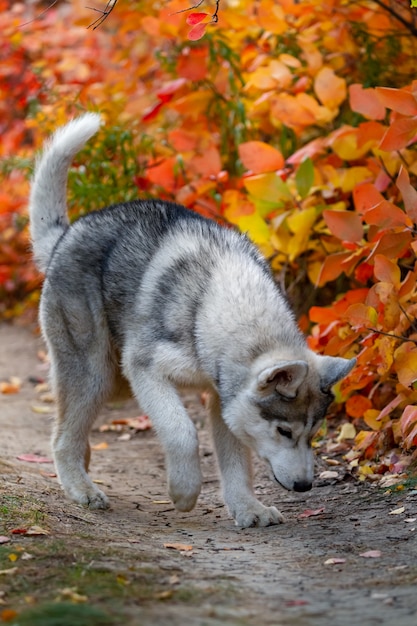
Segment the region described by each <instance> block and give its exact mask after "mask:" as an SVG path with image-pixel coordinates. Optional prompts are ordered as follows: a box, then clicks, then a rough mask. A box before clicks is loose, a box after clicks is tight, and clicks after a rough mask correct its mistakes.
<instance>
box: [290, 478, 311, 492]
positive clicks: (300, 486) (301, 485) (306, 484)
mask: <svg viewBox="0 0 417 626" xmlns="http://www.w3.org/2000/svg"><path fill="white" fill-rule="evenodd" d="M312 486H313V485H312V483H311V482H310V481H308V480H296V481H295V483H294V491H310V489H311V487H312Z"/></svg>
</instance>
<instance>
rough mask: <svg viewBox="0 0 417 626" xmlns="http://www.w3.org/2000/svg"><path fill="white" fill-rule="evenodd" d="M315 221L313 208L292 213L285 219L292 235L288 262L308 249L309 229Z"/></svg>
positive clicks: (315, 214) (315, 212)
mask: <svg viewBox="0 0 417 626" xmlns="http://www.w3.org/2000/svg"><path fill="white" fill-rule="evenodd" d="M316 219H317V210H316V208H315V207H310V208H309V209H304V210H303V211H297V212H294V213H293V214H292V215H290V216H289V217H288V218H287V224H288V226H289V228H290V230H291V231H292V232H293V233H294V236H293V237H292V238H291V240H290V242H289V246H288V253H289V257H290V261H293V260H294V259H295V258H296V257H297V256H299V255H300V254H302V253H303V252H305V251H306V250H307V249H308V244H309V239H310V235H311V229H312V227H313V225H314V222H315V221H316Z"/></svg>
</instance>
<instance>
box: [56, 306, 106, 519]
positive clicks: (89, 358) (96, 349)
mask: <svg viewBox="0 0 417 626" xmlns="http://www.w3.org/2000/svg"><path fill="white" fill-rule="evenodd" d="M84 326H85V320H84ZM44 331H45V335H46V337H47V343H48V347H49V352H50V357H51V382H52V386H53V391H54V395H55V397H56V402H57V418H56V422H55V427H54V433H53V437H52V448H53V455H54V459H55V465H56V470H57V474H58V478H59V481H60V483H61V485H62V487H63V488H64V490H65V492H66V494H67V495H68V496H69V497H70V498H71V499H72V500H75V502H78V503H79V504H83V505H87V506H89V507H90V508H94V509H104V508H108V506H109V503H108V499H107V497H106V495H105V494H104V493H103V492H102V491H100V489H98V487H96V485H94V483H93V482H92V480H91V478H90V477H89V476H88V474H87V469H88V462H89V457H90V446H89V442H88V436H89V432H90V429H91V426H92V424H93V422H94V419H95V418H96V416H97V413H98V411H99V410H100V408H101V406H102V404H103V402H104V400H105V399H106V397H107V396H108V393H109V391H110V389H111V384H112V381H113V369H114V366H113V362H112V358H111V354H110V353H109V349H108V342H107V341H106V338H105V337H104V333H102V334H101V336H100V333H99V332H97V329H94V330H93V331H92V333H91V334H92V335H93V337H91V336H90V339H89V340H88V341H87V342H85V341H84V343H83V341H82V337H81V338H80V336H76V335H75V333H73V332H72V330H71V329H69V328H68V320H67V319H63V318H62V317H61V319H60V320H59V322H57V321H55V322H53V323H52V324H51V323H48V324H45V325H44ZM85 338H86V337H85V335H84V340H85ZM103 338H104V341H103Z"/></svg>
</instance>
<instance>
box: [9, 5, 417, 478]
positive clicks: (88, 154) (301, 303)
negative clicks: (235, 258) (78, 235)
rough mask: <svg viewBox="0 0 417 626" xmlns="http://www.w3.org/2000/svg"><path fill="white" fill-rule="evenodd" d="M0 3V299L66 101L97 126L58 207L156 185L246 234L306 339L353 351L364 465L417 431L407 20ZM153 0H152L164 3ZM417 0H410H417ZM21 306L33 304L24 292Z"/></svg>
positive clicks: (16, 291)
mask: <svg viewBox="0 0 417 626" xmlns="http://www.w3.org/2000/svg"><path fill="white" fill-rule="evenodd" d="M84 5H85V3H84V2H81V1H79V0H74V1H73V2H71V3H70V4H67V3H63V2H62V3H58V4H57V5H56V6H55V7H54V8H51V9H50V10H49V11H47V12H45V13H44V14H43V15H42V17H40V18H38V19H34V21H32V22H30V23H29V24H27V25H23V26H22V24H23V23H24V22H28V21H29V20H31V19H33V18H34V17H35V15H33V14H30V13H29V12H28V9H27V8H25V7H24V5H21V4H17V3H13V5H12V7H11V8H10V7H9V3H8V2H4V0H0V30H1V32H2V34H3V37H2V40H1V42H0V61H1V69H0V89H1V93H2V98H1V100H0V157H1V159H2V161H1V165H0V167H1V170H0V172H1V174H2V177H3V180H2V185H1V189H0V297H1V305H0V306H1V308H0V315H2V316H3V317H11V316H15V315H18V314H25V315H28V311H31V310H32V309H34V308H35V307H36V303H37V298H38V293H39V286H40V279H39V277H38V274H37V272H36V271H35V270H34V267H33V265H32V262H31V260H30V255H29V250H28V248H29V245H28V243H29V242H28V231H27V216H26V202H27V201H26V198H27V193H28V176H29V174H30V167H31V165H30V164H31V162H32V159H33V154H34V152H35V151H36V149H38V148H39V147H40V145H41V143H42V141H43V140H44V138H45V136H46V135H47V134H48V133H49V132H50V131H52V130H53V129H54V128H55V127H56V126H58V125H59V124H61V123H63V122H65V121H66V120H67V119H68V117H70V116H71V115H74V114H77V113H78V112H80V111H83V110H86V109H90V110H99V111H100V112H101V113H102V114H103V116H104V118H105V120H106V127H105V128H104V129H103V130H102V131H101V132H100V133H99V134H98V135H97V137H96V138H95V139H94V140H93V141H92V142H91V143H90V144H89V146H88V147H87V148H86V149H85V151H84V152H83V153H82V154H81V155H80V156H79V160H78V161H77V163H76V164H75V165H74V168H73V169H72V171H71V178H70V185H69V199H70V208H71V212H72V214H73V215H74V217H75V216H77V215H79V214H81V213H82V212H85V211H89V210H92V209H95V208H100V207H101V206H103V205H104V204H109V203H111V202H114V201H122V200H126V199H131V198H133V197H148V196H156V195H157V196H159V197H163V198H167V199H172V200H175V201H178V202H180V203H182V204H184V205H186V206H187V207H189V208H190V209H193V210H196V211H198V212H200V213H201V214H203V215H206V216H209V217H212V218H214V219H216V220H218V221H221V222H222V223H224V224H225V225H226V226H235V227H237V228H239V229H241V230H242V231H245V232H247V233H248V234H249V236H250V237H251V238H252V239H253V241H255V243H257V245H258V246H259V247H260V248H261V249H262V251H263V252H264V253H265V255H266V256H267V257H268V258H270V261H271V265H272V268H273V270H274V272H275V273H276V276H277V280H278V281H279V282H281V284H282V285H283V286H284V287H285V288H286V289H287V290H288V293H289V296H290V298H291V299H292V300H293V302H294V304H295V306H296V307H297V309H298V310H299V312H300V315H301V319H300V323H301V325H302V326H303V328H304V330H306V331H308V332H309V343H310V345H311V347H312V348H313V349H315V350H317V351H319V352H322V353H324V354H329V355H339V356H345V357H349V358H350V357H352V356H356V357H357V362H358V364H357V367H356V368H355V369H354V370H353V371H352V373H351V374H350V375H349V377H348V378H347V379H346V380H345V381H343V382H342V383H341V384H340V385H339V387H338V389H337V398H336V400H337V404H336V408H337V409H338V411H339V413H340V415H347V416H348V418H349V420H350V421H351V422H352V424H353V425H354V427H355V431H354V433H353V435H354V440H353V441H352V442H351V443H352V450H351V451H350V452H349V453H348V459H349V461H350V462H351V465H352V467H354V466H355V465H358V468H359V470H358V471H359V473H360V474H362V475H368V474H369V475H373V474H376V473H379V474H383V473H385V472H387V471H389V472H402V471H403V470H404V469H405V468H406V467H407V465H408V464H409V463H410V461H412V460H413V459H414V460H415V458H416V453H415V446H416V444H417V323H416V321H415V319H416V312H417V291H416V279H417V264H416V253H417V231H416V224H417V192H416V190H415V184H416V177H417V151H416V146H417V81H413V74H414V73H415V67H416V56H415V50H414V40H413V38H412V37H410V36H409V32H408V31H407V20H409V22H410V24H411V23H412V17H413V16H412V15H411V13H410V11H412V9H410V8H409V3H408V2H404V3H401V2H400V3H397V5H398V6H397V9H396V10H397V11H398V14H399V15H400V16H401V17H402V18H403V19H402V21H398V20H396V19H395V18H394V17H393V16H392V15H390V14H389V13H388V12H386V11H384V10H383V9H382V8H380V7H379V8H378V7H377V6H376V5H374V4H372V3H370V2H361V3H348V2H346V3H345V2H336V1H334V2H326V3H322V2H319V1H317V0H308V1H306V2H302V3H296V2H294V1H293V0H281V1H280V2H279V3H278V2H272V1H271V2H270V1H269V0H264V1H263V2H261V3H258V2H255V1H254V0H238V1H237V2H233V3H231V2H230V3H227V2H223V4H220V10H219V13H218V16H217V17H218V21H217V23H213V19H212V15H213V10H214V9H213V7H210V6H209V8H207V7H206V6H203V7H200V8H199V9H195V10H192V11H189V12H183V11H184V9H186V8H187V5H186V3H185V2H184V0H171V1H170V2H167V3H163V4H162V5H159V3H152V2H148V3H139V2H124V3H123V2H120V3H118V4H117V7H116V8H115V9H114V11H113V12H112V14H111V16H110V17H109V18H108V19H107V20H106V21H105V22H104V23H103V24H102V25H101V26H100V28H98V29H96V30H87V28H86V27H87V26H88V25H89V24H90V23H91V22H92V20H93V19H94V15H92V12H91V10H90V9H86V8H85V6H84ZM161 7H162V8H161ZM416 11H417V9H416ZM31 305H34V306H32V307H31Z"/></svg>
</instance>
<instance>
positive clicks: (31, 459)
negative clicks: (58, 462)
mask: <svg viewBox="0 0 417 626" xmlns="http://www.w3.org/2000/svg"><path fill="white" fill-rule="evenodd" d="M16 458H17V460H18V461H26V463H53V461H52V459H48V457H46V456H41V455H40V454H19V456H17V457H16Z"/></svg>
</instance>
